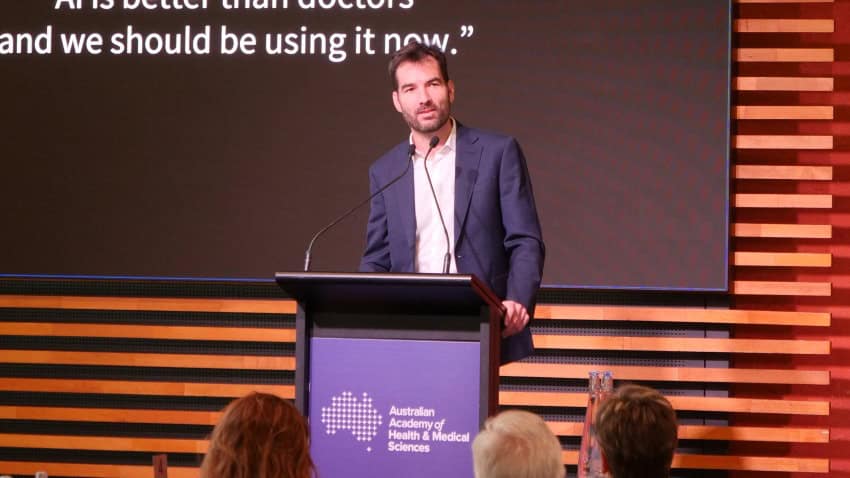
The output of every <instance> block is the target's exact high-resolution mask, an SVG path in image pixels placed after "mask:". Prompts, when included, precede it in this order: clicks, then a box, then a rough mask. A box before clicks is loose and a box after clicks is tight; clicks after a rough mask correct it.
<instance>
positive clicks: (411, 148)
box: [407, 143, 416, 156]
mask: <svg viewBox="0 0 850 478" xmlns="http://www.w3.org/2000/svg"><path fill="white" fill-rule="evenodd" d="M414 154H416V145H415V144H413V143H410V145H409V146H408V147H407V155H408V156H413V155H414Z"/></svg>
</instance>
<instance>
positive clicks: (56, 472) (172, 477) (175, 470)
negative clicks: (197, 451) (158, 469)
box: [0, 461, 198, 478]
mask: <svg viewBox="0 0 850 478" xmlns="http://www.w3.org/2000/svg"><path fill="white" fill-rule="evenodd" d="M0 470H3V473H7V474H10V475H30V476H32V475H34V474H35V472H37V471H44V472H47V476H76V477H80V478H151V476H153V466H152V465H144V466H141V465H93V464H87V463H65V462H62V463H50V462H46V461H37V462H34V461H0ZM168 478H198V468H192V467H185V466H169V467H168Z"/></svg>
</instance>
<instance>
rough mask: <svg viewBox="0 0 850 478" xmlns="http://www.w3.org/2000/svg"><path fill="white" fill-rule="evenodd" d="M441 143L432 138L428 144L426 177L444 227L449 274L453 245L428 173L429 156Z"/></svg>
mask: <svg viewBox="0 0 850 478" xmlns="http://www.w3.org/2000/svg"><path fill="white" fill-rule="evenodd" d="M439 142H440V138H439V137H437V136H432V137H431V141H429V142H428V152H427V153H425V160H424V163H425V164H424V166H425V177H427V178H428V186H431V197H433V198H434V204H436V205H437V215H438V216H439V217H440V225H441V226H443V234H445V235H446V255H445V256H443V274H448V273H449V269H450V268H451V264H452V243H451V242H450V241H449V229H448V228H447V227H446V221H445V220H444V219H443V211H442V210H440V201H437V193H436V192H435V191H434V183H432V182H431V173H429V172H428V155H429V154H431V150H433V149H434V148H435V147H436V146H437V144H438V143H439Z"/></svg>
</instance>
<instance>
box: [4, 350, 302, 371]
mask: <svg viewBox="0 0 850 478" xmlns="http://www.w3.org/2000/svg"><path fill="white" fill-rule="evenodd" d="M0 363H17V364H49V365H100V366H118V367H178V368H212V369H236V370H295V358H294V357H269V356H257V355H205V354H204V355H190V354H153V353H135V352H131V353H121V352H67V351H56V350H0Z"/></svg>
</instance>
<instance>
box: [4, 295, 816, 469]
mask: <svg viewBox="0 0 850 478" xmlns="http://www.w3.org/2000/svg"><path fill="white" fill-rule="evenodd" d="M129 302H132V303H133V307H132V311H146V310H148V311H158V310H161V309H163V308H168V310H172V311H173V310H177V311H180V312H193V311H208V310H210V309H211V308H212V309H215V308H216V307H218V306H217V305H215V304H212V303H207V302H205V301H203V300H198V299H188V300H187V302H186V303H180V301H179V300H176V299H170V300H169V301H167V302H166V301H162V300H158V299H155V300H151V301H150V302H147V301H145V300H139V299H132V300H131V301H129ZM127 303H128V300H127V299H125V298H108V297H102V298H92V297H86V298H82V297H81V298H73V297H41V296H29V297H28V296H2V295H0V309H9V310H22V311H23V310H27V311H31V310H45V309H51V308H56V309H60V310H69V311H76V310H81V309H67V308H66V307H67V306H71V307H80V306H81V305H85V306H86V308H87V309H90V310H116V309H119V310H120V309H121V308H122V307H124V306H125V305H126V304H127ZM291 305H292V304H291V303H287V302H286V301H281V303H280V304H277V306H276V307H275V308H276V309H278V310H291ZM46 306H47V307H46ZM49 306H52V307H49ZM193 309H195V310H193ZM268 310H269V308H268V306H267V304H260V303H246V304H245V305H243V306H242V307H239V308H229V309H228V312H227V313H240V314H252V313H257V314H263V313H265V312H266V311H268ZM132 311H131V312H132ZM27 317H28V320H31V317H30V316H29V315H28V316H27ZM537 321H538V322H540V323H549V324H556V323H571V322H580V323H593V322H596V323H599V324H600V326H606V325H608V324H610V323H612V322H620V323H632V324H634V323H653V324H664V325H665V326H669V325H670V324H676V323H681V324H691V325H692V324H720V325H724V326H726V325H730V324H758V325H760V326H767V327H769V326H777V327H784V326H787V325H798V326H810V327H825V326H828V325H829V324H830V319H829V315H828V314H822V313H808V312H775V311H763V312H758V311H735V310H728V309H694V308H658V307H622V306H605V307H603V306H570V305H555V304H552V305H545V304H543V305H541V307H540V310H539V314H538V318H537ZM166 329H168V328H167V327H166ZM234 329H236V330H241V331H242V332H243V333H244V334H247V336H248V337H254V335H253V334H255V333H257V332H258V331H262V330H265V331H266V333H268V332H270V331H273V332H276V334H277V335H278V336H275V334H270V335H269V337H270V338H269V340H274V341H275V343H283V342H281V341H285V340H286V338H287V337H291V335H290V333H291V329H286V328H283V329H280V328H278V329H274V328H271V329H269V328H258V329H254V328H250V327H174V330H175V331H179V334H176V335H175V334H173V333H165V334H164V333H163V326H160V325H139V324H133V325H128V324H121V325H116V324H111V325H108V326H105V325H101V324H96V325H95V324H69V323H46V322H35V323H34V322H29V321H27V322H5V323H4V325H3V328H2V331H3V335H8V336H15V337H21V336H27V335H30V334H32V335H38V336H41V337H54V338H56V337H65V336H68V335H66V334H73V335H72V336H75V337H78V338H79V337H94V338H98V339H102V338H109V337H114V338H116V339H117V338H133V339H146V338H147V339H154V340H175V339H179V340H182V341H193V340H200V341H204V342H207V341H210V340H211V339H218V340H227V339H228V335H229V334H230V333H232V332H233V331H234ZM86 331H88V332H90V333H88V334H87V333H86ZM193 331H196V332H198V333H197V334H195V335H193V334H192V333H191V332H193ZM215 331H219V333H218V334H217V333H216V332H215ZM547 337H548V338H547ZM564 338H566V340H563V339H564ZM555 339H558V340H555ZM289 340H290V343H291V338H289ZM536 340H537V341H538V342H539V343H538V347H541V346H543V347H549V348H553V349H556V350H559V351H564V352H568V351H570V350H576V349H585V348H588V349H594V350H598V349H600V348H605V347H610V348H613V349H616V350H621V351H623V352H624V353H629V350H632V351H653V350H670V351H673V352H675V351H676V350H677V349H678V350H681V349H682V348H687V349H688V350H691V351H692V350H694V349H701V350H705V351H708V352H709V353H718V354H726V353H745V354H766V353H769V354H776V353H781V354H795V353H799V354H825V353H829V343H828V342H827V341H803V340H800V341H793V340H791V341H788V340H738V339H734V338H727V339H722V338H720V339H711V338H705V339H687V338H684V339H675V338H673V339H671V338H662V337H580V336H575V337H569V336H557V335H556V336H547V335H544V334H538V335H537V336H536ZM583 341H589V342H588V343H587V344H583ZM688 341H691V342H690V343H691V344H694V345H693V346H691V345H684V346H683V344H684V343H686V342H688ZM606 344H607V345H606ZM698 344H702V345H698ZM668 345H669V346H668ZM541 348H542V347H541ZM0 363H4V364H22V363H28V364H51V365H56V366H67V365H88V366H107V365H109V366H119V367H161V366H164V365H170V366H173V367H180V368H188V369H194V368H197V369H209V368H213V369H232V368H237V369H259V370H291V369H292V366H293V364H292V359H291V357H246V356H241V355H227V354H224V355H221V354H219V355H203V354H202V355H198V354H192V353H182V354H156V353H136V352H74V351H64V350H53V351H50V350H10V349H7V350H2V349H0ZM597 368H605V369H610V370H612V371H613V372H614V373H615V376H616V377H617V378H618V379H619V380H626V381H636V382H648V383H668V384H673V385H675V384H681V383H706V382H712V383H720V384H728V383H765V384H809V385H824V384H828V383H829V374H828V373H827V372H825V371H823V370H791V371H789V370H782V369H734V368H732V369H725V368H719V369H703V368H696V369H695V368H691V367H672V366H668V367H662V366H616V365H615V366H604V365H601V366H600V365H593V366H591V365H587V364H542V363H533V362H520V363H514V364H510V365H507V366H504V367H503V368H502V370H501V375H502V377H503V379H504V380H509V379H512V378H514V379H515V378H517V377H526V378H539V379H578V380H583V379H584V377H586V375H587V372H588V371H590V370H591V369H597ZM0 390H5V391H6V392H22V391H28V392H34V393H44V394H50V393H72V394H83V393H85V394H97V395H106V396H109V395H116V394H117V395H137V396H150V395H158V396H161V395H166V396H174V397H227V398H231V397H238V396H240V395H242V394H245V393H248V392H249V391H251V390H263V391H268V392H271V393H277V394H279V395H281V396H283V397H287V398H291V397H292V396H293V394H294V390H293V389H292V386H291V385H268V384H228V383H196V382H183V383H173V382H171V383H169V382H161V381H147V380H132V381H127V380H86V381H80V380H76V379H62V378H20V377H19V378H0ZM500 401H501V403H502V405H503V406H507V407H511V406H520V407H532V408H539V407H544V408H545V407H555V408H565V409H566V408H581V407H583V406H584V403H585V402H586V395H585V394H584V393H582V392H578V393H559V392H540V391H510V390H506V391H502V393H501V395H500ZM671 401H672V402H673V403H674V406H675V407H676V408H677V410H679V411H680V412H708V413H717V412H737V413H750V414H786V415H789V416H790V415H810V416H824V415H827V414H829V404H828V403H826V402H819V401H789V400H783V399H781V398H777V399H775V400H770V399H768V400H764V399H761V400H752V399H748V398H746V397H702V396H695V397H694V396H671ZM218 416H219V412H218V411H217V410H207V411H197V410H174V409H172V410H145V409H132V410H128V409H121V408H100V407H93V408H88V407H83V408H80V407H59V406H26V405H21V406H0V420H9V421H11V420H24V421H38V422H60V423H74V422H84V423H87V424H91V423H117V424H164V425H187V426H189V425H196V426H197V425H201V426H205V427H207V428H206V429H205V430H208V429H209V427H210V426H212V425H213V424H214V423H215V421H216V419H217V418H218ZM550 426H551V427H552V429H553V430H554V431H555V432H556V433H558V434H559V435H561V436H564V437H565V438H570V437H572V438H575V437H578V436H579V435H580V433H581V423H579V422H563V421H550ZM682 433H683V435H682V439H683V440H715V441H735V440H741V441H766V442H786V443H823V442H824V441H826V440H828V436H829V433H828V430H826V429H819V428H795V429H785V428H779V427H777V428H767V427H736V426H734V425H729V426H708V425H703V426H700V425H690V426H687V427H684V428H683V432H682ZM205 445H206V442H205V441H204V435H203V434H201V435H200V436H195V437H187V438H147V437H141V436H140V437H135V438H133V437H126V436H112V437H110V436H100V435H95V436H91V435H83V436H80V435H67V434H58V433H51V434H31V433H19V434H15V433H5V434H0V447H7V448H17V447H20V448H28V449H31V448H50V449H54V450H55V449H60V450H86V451H92V450H95V451H97V450H103V451H105V450H110V451H116V452H122V451H126V452H148V453H151V454H154V453H169V454H181V453H182V454H195V455H200V454H202V453H203V451H204V447H205ZM564 457H565V460H566V463H568V464H571V463H574V459H575V453H573V452H567V453H565V454H564ZM706 460H713V461H711V463H712V465H711V467H709V468H707V469H716V468H718V467H719V468H723V467H728V468H729V469H751V470H760V471H771V470H772V471H788V470H791V469H795V468H796V467H804V468H806V469H808V470H812V471H819V470H820V471H823V470H825V469H826V466H827V464H826V463H825V462H824V461H822V460H821V461H818V460H806V461H804V462H801V461H793V460H787V459H775V460H770V459H766V458H764V457H753V456H745V457H734V456H729V457H722V456H716V457H714V458H711V457H707V456H705V455H701V454H698V455H694V454H687V453H685V454H680V455H679V456H678V457H677V466H679V467H682V468H696V469H700V468H702V467H705V466H708V465H706V463H708V462H706ZM93 466H94V468H92V467H93ZM0 467H4V468H3V469H4V470H5V469H8V470H11V471H12V472H14V470H25V469H28V468H27V467H26V466H25V465H24V464H22V463H19V462H13V461H11V460H6V461H0ZM45 467H46V468H47V470H48V471H49V472H50V473H51V474H54V475H61V474H62V473H66V474H67V473H68V472H72V473H73V474H76V475H80V476H110V475H108V473H111V472H120V473H124V474H125V475H127V476H134V475H133V474H134V473H140V471H138V469H136V468H132V467H130V468H127V467H124V468H120V467H113V466H107V465H93V464H79V465H69V464H67V463H62V464H60V463H53V464H51V463H45V464H42V468H45ZM172 468H181V467H179V466H178V467H172ZM191 469H192V468H191V467H189V469H181V470H178V471H177V473H190V474H191V471H190V470H191ZM100 473H102V474H103V475H101V474H100ZM125 475H122V476H125ZM187 476H188V475H187Z"/></svg>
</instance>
